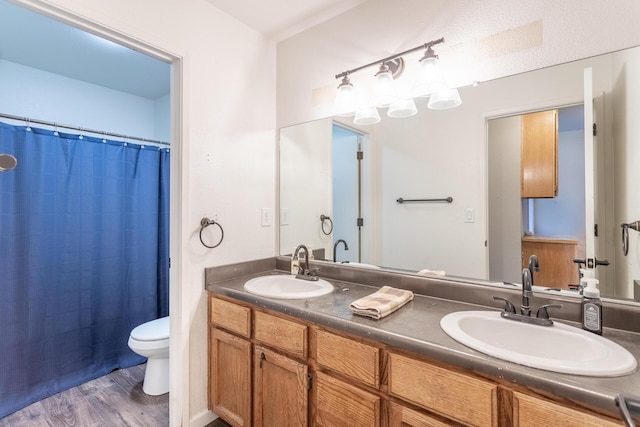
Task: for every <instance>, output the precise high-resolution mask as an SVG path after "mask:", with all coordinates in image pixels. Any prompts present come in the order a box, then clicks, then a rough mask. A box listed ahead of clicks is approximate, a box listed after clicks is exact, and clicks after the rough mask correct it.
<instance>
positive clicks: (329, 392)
mask: <svg viewBox="0 0 640 427" xmlns="http://www.w3.org/2000/svg"><path fill="white" fill-rule="evenodd" d="M314 382H315V383H314V385H313V390H314V392H313V396H314V401H315V411H316V413H315V417H313V424H312V425H314V426H318V427H379V426H380V397H379V396H376V395H374V394H371V393H368V392H366V391H364V390H360V389H359V388H357V387H354V386H352V385H349V384H347V383H344V382H342V381H339V380H337V379H335V378H332V377H330V376H329V375H326V374H323V373H322V372H316V376H315V379H314Z"/></svg>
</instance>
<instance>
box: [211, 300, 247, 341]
mask: <svg viewBox="0 0 640 427" xmlns="http://www.w3.org/2000/svg"><path fill="white" fill-rule="evenodd" d="M209 301H210V306H209V307H210V311H209V316H210V319H211V321H212V322H213V324H215V325H216V326H218V327H220V328H223V329H226V330H228V331H231V332H235V333H236V334H238V335H242V336H243V337H247V338H249V337H250V336H251V309H250V308H248V307H243V306H241V305H238V304H234V303H232V302H228V301H225V300H221V299H218V298H211V299H210V300H209Z"/></svg>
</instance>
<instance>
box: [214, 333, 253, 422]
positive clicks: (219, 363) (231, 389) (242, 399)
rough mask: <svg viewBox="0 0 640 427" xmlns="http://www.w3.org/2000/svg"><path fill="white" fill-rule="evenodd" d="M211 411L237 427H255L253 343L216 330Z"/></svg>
mask: <svg viewBox="0 0 640 427" xmlns="http://www.w3.org/2000/svg"><path fill="white" fill-rule="evenodd" d="M209 349H210V355H211V356H210V358H209V407H210V408H211V410H212V411H213V412H215V413H216V414H218V415H219V416H220V417H221V418H223V419H224V420H225V421H227V422H228V423H229V424H231V425H233V426H234V427H249V426H251V343H250V342H249V341H247V340H245V339H242V338H238V337H236V336H234V335H231V334H228V333H226V332H224V331H222V330H220V329H215V328H214V329H212V330H211V333H210V336H209Z"/></svg>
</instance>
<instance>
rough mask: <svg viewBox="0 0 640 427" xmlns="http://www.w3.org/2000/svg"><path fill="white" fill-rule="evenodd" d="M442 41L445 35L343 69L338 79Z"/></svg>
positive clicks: (337, 76)
mask: <svg viewBox="0 0 640 427" xmlns="http://www.w3.org/2000/svg"><path fill="white" fill-rule="evenodd" d="M440 43H444V37H441V38H439V39H437V40H431V41H430V42H427V43H425V44H421V45H420V46H416V47H414V48H412V49H407V50H405V51H403V52H400V53H396V54H394V55H390V56H387V57H386V58H382V59H379V60H377V61H374V62H371V63H369V64H366V65H362V66H360V67H356V68H353V69H351V70H347V71H343V72H342V73H340V74H336V79H341V78H343V77H345V76H348V75H349V74H353V73H355V72H357V71H360V70H364V69H365V68H369V67H372V66H374V65H380V64H381V63H382V64H384V63H385V62H387V61H391V60H392V59H396V58H398V57H400V56H402V55H406V54H407V53H411V52H415V51H417V50H420V49H428V48H430V47H432V46H435V45H437V44H440Z"/></svg>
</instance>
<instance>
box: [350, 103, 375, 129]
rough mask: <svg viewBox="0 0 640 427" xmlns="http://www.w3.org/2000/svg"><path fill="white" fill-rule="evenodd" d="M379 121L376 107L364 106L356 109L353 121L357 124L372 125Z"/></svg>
mask: <svg viewBox="0 0 640 427" xmlns="http://www.w3.org/2000/svg"><path fill="white" fill-rule="evenodd" d="M379 121H380V114H378V109H377V108H376V107H364V108H361V109H360V110H358V112H357V113H356V117H355V118H354V119H353V123H355V124H357V125H373V124H376V123H378V122H379Z"/></svg>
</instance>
